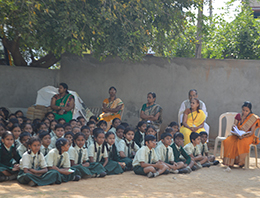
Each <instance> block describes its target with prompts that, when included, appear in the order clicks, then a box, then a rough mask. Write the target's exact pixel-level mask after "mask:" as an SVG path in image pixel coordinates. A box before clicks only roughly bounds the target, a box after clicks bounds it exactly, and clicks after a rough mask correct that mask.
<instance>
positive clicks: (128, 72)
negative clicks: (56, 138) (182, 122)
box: [0, 54, 260, 138]
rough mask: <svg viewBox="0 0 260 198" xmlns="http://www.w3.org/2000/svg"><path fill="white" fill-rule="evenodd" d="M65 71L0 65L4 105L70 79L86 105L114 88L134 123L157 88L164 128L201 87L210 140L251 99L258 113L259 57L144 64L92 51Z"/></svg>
mask: <svg viewBox="0 0 260 198" xmlns="http://www.w3.org/2000/svg"><path fill="white" fill-rule="evenodd" d="M61 65H62V68H61V70H47V69H39V68H30V67H12V66H11V67H10V66H0V93H1V94H0V106H6V107H9V108H14V107H20V108H27V107H29V106H31V105H32V104H34V103H35V101H36V96H37V90H39V89H40V88H42V87H44V86H47V85H53V86H57V85H58V83H60V82H66V83H67V84H68V86H69V88H70V89H72V90H74V91H76V92H77V93H78V94H79V95H80V97H81V98H82V99H83V100H84V102H85V104H86V106H88V107H101V105H102V101H103V100H104V99H105V98H107V97H108V96H109V95H108V89H109V87H110V86H115V87H116V88H117V90H118V92H117V96H118V97H120V98H121V99H122V100H123V102H124V104H125V111H124V116H123V121H126V122H129V123H130V124H131V125H132V126H136V124H137V122H138V121H139V111H140V108H141V106H142V104H144V103H146V95H147V93H148V92H150V91H153V92H155V93H156V94H157V101H156V102H157V103H158V104H160V105H161V106H162V108H163V126H162V128H165V126H166V125H167V124H169V123H170V122H171V121H177V114H178V109H179V107H180V104H181V102H182V101H183V100H185V99H187V97H188V91H189V90H190V89H194V88H195V89H197V90H198V94H199V98H200V99H201V100H203V101H204V102H205V104H206V105H207V109H208V113H209V116H208V118H207V123H208V124H209V125H210V126H211V130H210V138H215V137H216V136H217V134H218V118H219V116H220V115H221V114H222V113H224V112H228V111H230V112H239V111H241V105H242V104H243V102H244V101H247V100H249V101H251V102H252V104H253V112H254V113H256V114H258V115H260V101H259V100H258V97H259V91H260V86H259V84H260V79H259V76H260V67H259V66H260V61H255V60H209V59H187V58H174V59H171V60H170V61H169V60H168V59H165V58H157V57H145V58H144V59H143V61H141V62H128V61H125V62H123V61H121V60H120V59H119V58H112V57H108V58H107V59H106V60H105V61H103V62H99V61H98V60H96V59H94V58H92V57H91V56H90V55H86V56H84V57H78V56H74V55H70V54H66V55H64V56H63V57H62V60H61Z"/></svg>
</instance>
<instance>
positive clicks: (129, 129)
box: [124, 127, 135, 134]
mask: <svg viewBox="0 0 260 198" xmlns="http://www.w3.org/2000/svg"><path fill="white" fill-rule="evenodd" d="M129 131H133V132H135V131H134V128H132V127H127V128H125V130H124V134H127V133H128V132H129Z"/></svg>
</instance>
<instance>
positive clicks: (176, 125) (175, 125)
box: [168, 122, 179, 133]
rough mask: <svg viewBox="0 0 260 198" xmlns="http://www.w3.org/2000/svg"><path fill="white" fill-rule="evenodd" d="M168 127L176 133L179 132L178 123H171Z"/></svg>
mask: <svg viewBox="0 0 260 198" xmlns="http://www.w3.org/2000/svg"><path fill="white" fill-rule="evenodd" d="M168 127H171V128H173V130H174V133H177V132H179V125H178V123H177V122H171V123H170V124H169V126H168Z"/></svg>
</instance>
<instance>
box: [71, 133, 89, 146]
mask: <svg viewBox="0 0 260 198" xmlns="http://www.w3.org/2000/svg"><path fill="white" fill-rule="evenodd" d="M79 136H82V137H83V138H84V139H85V140H86V137H85V135H84V133H81V132H79V133H76V134H75V135H74V136H73V142H72V146H73V147H75V146H76V143H75V141H76V139H78V137H79Z"/></svg>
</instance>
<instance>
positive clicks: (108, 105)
mask: <svg viewBox="0 0 260 198" xmlns="http://www.w3.org/2000/svg"><path fill="white" fill-rule="evenodd" d="M109 95H110V97H109V98H106V99H105V100H104V101H103V106H102V111H103V112H102V114H100V115H99V120H105V121H106V122H107V130H106V131H108V130H109V129H110V126H111V123H112V120H113V119H114V118H119V119H120V120H121V114H122V112H123V110H124V103H123V101H122V100H121V99H120V98H117V97H116V88H115V87H110V88H109Z"/></svg>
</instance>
